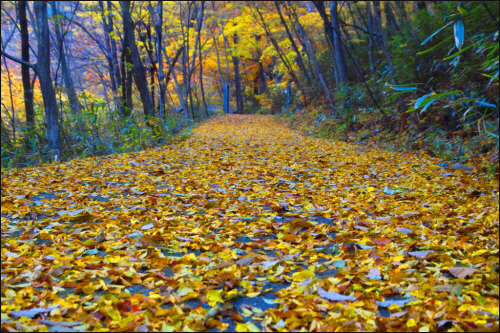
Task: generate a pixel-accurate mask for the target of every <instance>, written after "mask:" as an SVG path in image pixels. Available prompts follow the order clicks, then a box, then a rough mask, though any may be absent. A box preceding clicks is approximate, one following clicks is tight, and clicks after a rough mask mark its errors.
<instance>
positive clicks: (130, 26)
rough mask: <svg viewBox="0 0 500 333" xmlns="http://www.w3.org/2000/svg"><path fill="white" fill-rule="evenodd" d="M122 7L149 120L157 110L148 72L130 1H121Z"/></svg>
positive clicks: (135, 69) (139, 88) (135, 73)
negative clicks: (140, 47) (140, 51)
mask: <svg viewBox="0 0 500 333" xmlns="http://www.w3.org/2000/svg"><path fill="white" fill-rule="evenodd" d="M120 7H121V10H122V17H123V25H124V28H125V31H127V32H128V36H127V37H128V44H129V48H130V53H131V57H132V63H133V65H134V80H135V85H136V86H137V90H139V95H140V97H141V101H142V106H143V109H144V116H145V117H146V118H149V117H151V116H154V114H155V110H154V105H153V100H152V98H151V93H150V91H149V87H148V81H147V78H146V70H145V68H144V64H143V63H142V60H141V56H140V55H139V50H138V49H137V45H136V43H135V34H134V22H133V21H132V16H131V15H130V1H120Z"/></svg>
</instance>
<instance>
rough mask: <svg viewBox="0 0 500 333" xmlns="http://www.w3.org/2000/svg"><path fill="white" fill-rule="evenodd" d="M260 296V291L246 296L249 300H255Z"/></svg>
mask: <svg viewBox="0 0 500 333" xmlns="http://www.w3.org/2000/svg"><path fill="white" fill-rule="evenodd" d="M259 295H260V291H257V292H254V293H248V294H247V295H246V296H247V297H248V298H254V297H257V296H259Z"/></svg>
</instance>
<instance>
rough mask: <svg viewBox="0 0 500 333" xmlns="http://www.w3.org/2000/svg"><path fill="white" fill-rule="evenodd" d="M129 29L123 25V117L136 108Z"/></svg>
mask: <svg viewBox="0 0 500 333" xmlns="http://www.w3.org/2000/svg"><path fill="white" fill-rule="evenodd" d="M128 34H129V32H128V30H127V29H125V26H124V27H123V44H122V54H121V72H122V75H121V76H122V78H123V86H122V100H123V103H122V105H121V108H122V109H121V113H122V116H123V117H125V118H126V117H129V116H130V115H131V114H132V110H133V109H134V104H133V101H132V76H133V75H134V71H133V69H132V67H133V65H132V57H131V55H130V53H131V51H130V47H129V43H128Z"/></svg>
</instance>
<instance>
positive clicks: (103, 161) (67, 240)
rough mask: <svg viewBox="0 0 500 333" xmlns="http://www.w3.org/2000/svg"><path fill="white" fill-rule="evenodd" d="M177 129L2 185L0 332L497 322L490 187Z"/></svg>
mask: <svg viewBox="0 0 500 333" xmlns="http://www.w3.org/2000/svg"><path fill="white" fill-rule="evenodd" d="M193 133H194V135H193V136H192V137H191V138H189V139H188V140H186V141H184V142H182V143H179V144H175V145H170V146H165V147H160V148H157V149H152V150H147V151H143V152H138V153H131V154H122V155H111V156H106V157H100V158H92V159H85V160H73V161H70V162H67V163H61V164H54V165H44V166H39V167H36V168H29V169H24V170H13V171H9V172H4V173H2V185H1V186H2V187H1V194H2V208H1V209H2V223H1V226H2V255H1V256H2V329H4V328H5V329H8V328H10V327H14V328H17V329H20V330H34V329H42V328H43V327H42V326H47V328H48V329H49V330H52V331H57V330H75V331H85V330H88V331H97V330H100V329H101V328H109V329H111V330H112V331H134V330H135V331H147V330H163V331H173V330H183V329H184V330H188V329H190V330H195V331H200V330H212V331H219V330H229V331H232V330H235V329H236V330H243V331H255V330H260V329H267V330H275V331H276V330H279V329H280V328H286V329H288V330H293V329H295V330H298V329H300V328H305V329H306V330H316V329H318V330H322V331H332V330H335V329H337V328H339V327H340V329H341V330H351V331H352V330H368V331H373V330H414V329H415V327H418V328H423V329H425V328H426V327H427V328H428V329H430V330H437V329H438V328H439V329H446V328H449V327H450V326H451V325H458V326H460V327H461V328H462V329H465V328H470V322H474V325H476V326H477V327H479V328H481V327H483V326H484V329H486V328H489V329H491V328H492V325H494V324H495V322H496V323H498V277H499V275H498V236H499V233H498V217H499V216H498V179H496V180H495V179H491V178H488V177H487V176H486V175H482V174H479V173H477V172H469V171H463V170H457V171H450V170H445V169H443V168H441V167H439V166H438V165H436V164H435V163H436V162H435V161H433V160H432V159H429V158H428V157H425V156H422V157H419V156H415V155H413V154H397V153H392V152H390V151H387V150H372V149H367V148H366V147H363V146H356V145H350V144H346V143H341V142H335V141H329V140H323V139H315V138H310V137H305V136H302V135H300V134H299V133H297V132H295V131H292V130H290V129H288V128H286V127H285V126H283V125H281V124H280V123H278V122H277V121H276V120H275V119H274V118H272V117H268V116H244V115H225V116H222V117H219V118H216V119H214V120H212V121H210V122H207V123H205V124H203V125H201V126H200V127H199V128H197V129H196V130H194V132H193ZM49 290H50V292H48V291H49ZM472 311H473V312H472ZM391 313H392V316H391ZM21 317H27V318H29V319H25V320H22V321H20V320H19V318H21ZM495 318H496V319H495ZM21 322H22V324H21ZM36 325H42V326H36ZM493 328H494V327H493Z"/></svg>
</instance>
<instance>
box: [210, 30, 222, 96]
mask: <svg viewBox="0 0 500 333" xmlns="http://www.w3.org/2000/svg"><path fill="white" fill-rule="evenodd" d="M213 39H214V46H215V53H216V54H217V69H218V70H219V76H220V85H221V87H222V89H224V88H223V87H224V78H223V76H222V67H221V65H220V56H219V47H218V45H217V40H216V39H215V36H214V37H213ZM220 93H221V95H222V90H221V92H220Z"/></svg>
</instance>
